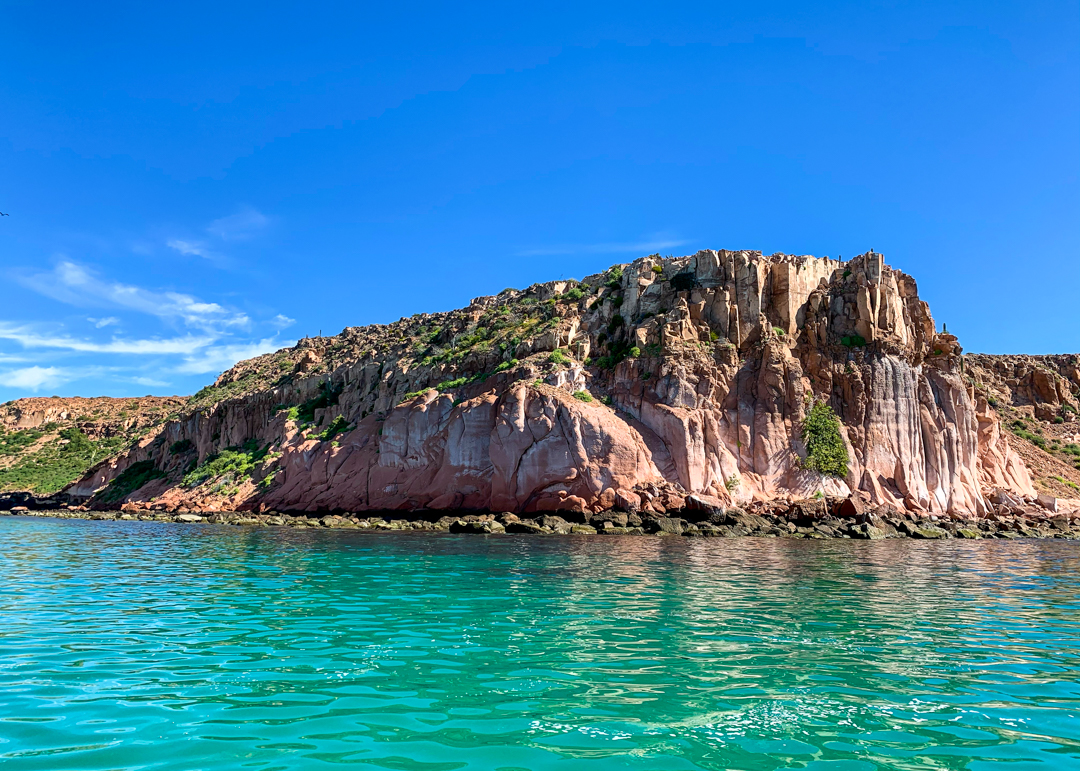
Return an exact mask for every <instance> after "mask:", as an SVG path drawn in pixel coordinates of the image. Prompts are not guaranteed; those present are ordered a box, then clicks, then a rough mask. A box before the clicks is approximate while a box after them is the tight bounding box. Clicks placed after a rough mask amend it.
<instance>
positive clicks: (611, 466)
mask: <svg viewBox="0 0 1080 771" xmlns="http://www.w3.org/2000/svg"><path fill="white" fill-rule="evenodd" d="M329 340H330V341H331V342H329V343H324V342H322V341H321V340H320V342H319V343H318V344H316V343H313V342H311V341H305V343H304V344H303V345H302V346H298V349H294V351H291V352H288V351H287V352H282V353H281V354H277V355H274V356H278V366H285V365H286V364H287V363H288V362H286V363H285V364H281V362H282V361H284V359H283V358H282V357H285V358H287V359H288V361H292V362H295V366H294V369H293V374H291V375H289V376H288V377H287V378H283V379H279V380H278V382H277V383H275V384H274V385H270V384H267V385H266V386H265V387H263V388H261V389H260V388H256V389H254V391H253V392H252V393H249V394H247V395H245V396H242V397H239V398H233V399H229V400H225V401H222V402H219V403H217V404H215V405H213V406H211V407H208V408H202V409H200V410H198V411H195V412H193V413H192V414H191V415H189V416H188V417H187V418H185V419H184V420H182V421H178V422H175V423H173V424H170V425H169V426H167V427H166V428H165V430H164V431H163V432H162V434H161V435H160V437H159V438H158V439H156V440H150V441H147V443H146V444H145V446H143V447H141V448H136V449H135V450H134V451H133V452H131V453H129V454H128V455H127V456H125V457H123V458H120V459H118V460H117V461H116V462H115V463H112V464H110V465H108V466H106V467H103V468H101V469H99V470H97V472H96V473H95V474H94V475H92V476H91V477H89V478H87V479H86V480H83V481H82V482H81V483H80V484H79V485H76V486H75V488H73V489H74V490H75V491H78V492H82V493H84V494H87V493H90V492H92V491H93V490H95V489H98V488H100V487H101V486H102V485H103V484H104V483H106V482H108V481H109V480H110V479H112V478H114V477H115V476H116V475H117V474H118V473H120V472H121V471H122V470H123V469H124V468H126V467H127V466H128V465H130V464H131V463H133V462H134V461H136V460H143V459H147V458H149V459H152V460H154V461H155V463H156V464H157V465H158V466H159V467H160V468H162V469H163V470H165V471H167V472H168V473H169V477H168V478H167V480H166V481H159V482H156V483H154V486H153V487H151V486H148V488H147V489H145V490H140V491H137V492H136V493H135V494H134V495H133V496H131V499H132V500H136V501H142V502H143V503H145V504H147V505H149V504H150V503H151V502H150V498H151V497H153V498H154V499H155V500H154V501H153V502H152V503H153V505H155V506H157V507H171V508H193V509H199V508H203V509H206V508H260V509H262V510H267V509H288V510H305V511H315V510H327V509H336V510H349V511H363V510H371V509H420V508H428V509H490V510H498V511H513V512H539V511H573V510H579V511H585V510H591V511H599V510H603V509H609V508H612V507H620V508H624V509H625V508H639V507H640V508H642V509H646V510H650V511H655V512H664V511H667V510H672V509H680V508H682V507H683V506H684V505H685V504H686V496H688V495H695V496H698V497H697V498H695V499H694V500H698V501H700V500H710V501H717V502H719V504H721V505H722V504H725V503H732V502H742V503H744V502H748V501H751V500H774V499H778V498H781V499H783V498H805V497H807V496H809V495H812V494H814V493H815V492H817V491H823V492H825V493H827V494H835V495H847V494H850V493H852V492H853V491H862V493H863V494H864V495H865V497H866V498H868V499H869V500H870V501H872V502H878V503H891V504H893V505H897V506H900V507H907V508H908V509H918V510H923V511H929V512H938V513H941V512H953V513H959V514H978V513H983V512H985V511H986V507H987V504H986V502H985V497H986V495H987V494H988V493H989V491H990V489H991V488H994V487H997V488H1003V489H1008V490H1011V491H1013V492H1014V493H1016V494H1020V495H1029V496H1032V495H1034V490H1033V488H1032V486H1031V481H1030V478H1029V477H1028V474H1027V471H1026V469H1025V467H1024V466H1023V463H1021V462H1020V461H1019V459H1018V458H1017V456H1016V455H1015V453H1013V452H1012V450H1011V449H1010V448H1009V445H1008V441H1007V439H1006V438H1005V436H1004V435H1003V434H1002V432H1001V431H1000V428H999V426H998V423H997V419H996V417H995V416H994V414H993V412H992V411H991V410H990V409H989V407H988V406H987V405H986V404H985V403H981V404H976V401H975V398H974V392H973V390H972V389H971V388H970V387H969V385H967V384H966V383H965V380H964V376H963V374H962V372H961V349H960V347H959V345H958V344H957V340H956V338H955V337H953V336H952V335H947V334H938V333H937V332H936V330H935V326H934V322H933V319H932V318H931V316H930V313H929V309H928V308H927V306H926V304H925V303H923V302H922V301H920V300H919V299H918V294H917V290H916V286H915V282H914V281H913V280H912V279H911V278H910V277H908V276H906V275H904V274H903V273H900V272H899V271H895V270H893V269H891V268H889V267H888V266H886V265H884V263H883V261H882V258H881V256H880V255H877V254H873V253H871V254H866V255H861V256H860V257H857V258H856V259H854V260H852V261H850V262H846V263H841V262H838V261H834V260H827V259H814V258H809V257H792V256H788V255H772V256H768V257H766V256H762V255H760V254H759V253H756V252H726V251H722V252H712V251H703V252H698V253H697V254H696V255H693V256H691V257H683V258H678V259H667V260H659V259H658V258H655V257H653V258H643V259H641V260H637V261H635V262H634V263H632V264H630V265H628V266H624V268H623V269H622V271H621V275H616V274H615V273H611V272H609V273H608V274H603V275H599V276H593V277H589V278H587V279H585V281H584V282H582V283H581V284H580V285H577V286H572V285H571V283H569V282H558V283H553V284H542V285H537V286H535V287H531V288H530V289H529V290H526V291H525V292H514V291H512V290H508V291H507V292H504V293H502V294H500V295H499V296H498V297H488V298H479V299H478V300H475V301H474V302H473V304H472V305H471V306H470V307H469V309H466V310H465V311H459V312H455V313H453V314H442V315H440V316H424V317H418V318H416V319H403V320H402V321H401V322H397V324H396V325H388V326H385V327H372V328H367V330H347V331H346V332H345V333H343V335H341V336H339V337H338V338H330V339H329ZM461 340H465V341H466V342H468V341H473V342H471V343H470V345H471V346H472V347H469V348H464V346H461V347H459V345H460V343H459V341H461ZM477 340H479V341H480V342H475V341H477ZM418 341H419V342H418ZM425 344H426V345H427V346H428V347H427V348H426V349H424V348H423V346H424V345H425ZM441 346H442V347H441ZM316 347H317V348H318V350H315V348H316ZM556 349H558V353H556V354H552V352H553V351H556ZM343 350H346V351H347V353H345V354H343V353H342V351H343ZM294 353H295V355H293V354H294ZM335 357H336V358H335ZM590 358H591V361H589V362H586V360H587V359H590ZM267 362H268V360H267V359H266V358H265V357H264V358H263V359H259V360H253V362H252V363H244V364H242V365H238V367H237V368H236V369H235V370H232V371H230V372H229V373H225V375H223V376H222V378H219V384H221V383H226V384H228V383H243V382H249V381H248V380H245V377H246V375H245V373H247V372H255V371H261V370H260V368H262V370H269V369H272V368H271V367H269V365H268V363H267ZM319 367H325V370H324V371H320V370H319V369H318V368H319ZM463 381H465V382H463ZM469 381H471V382H469ZM440 384H441V390H442V392H441V393H440V390H439V389H438V388H435V387H434V386H437V385H440ZM320 389H322V390H320ZM575 393H576V394H577V396H575V395H574V394H575ZM320 394H323V397H320ZM326 395H331V396H332V398H324V397H326ZM814 399H817V400H825V401H827V402H828V403H829V404H830V405H831V406H832V407H833V409H834V410H835V412H836V413H837V415H838V416H839V417H840V419H841V421H842V426H843V433H844V436H845V441H846V443H847V445H848V455H849V472H848V475H847V477H846V478H845V479H828V478H825V479H823V478H821V477H820V476H819V475H817V474H814V473H812V472H810V471H807V470H806V469H805V468H804V467H803V455H804V454H805V449H804V447H803V445H802V440H801V425H802V421H803V419H804V417H805V415H806V411H807V409H808V407H809V406H810V404H811V402H812V400H814ZM603 402H607V403H603ZM277 405H286V406H294V405H300V406H303V405H306V406H307V409H308V410H309V411H310V412H311V414H312V419H313V421H315V422H316V423H317V424H318V425H317V426H315V427H310V428H307V429H306V430H303V431H302V430H301V428H302V427H301V426H300V425H299V422H300V421H301V420H302V418H301V417H297V419H290V417H289V414H288V412H287V410H280V411H277V412H275V411H274V408H275V406H277ZM338 418H340V421H339V425H341V424H347V425H348V427H349V428H348V430H346V431H344V432H342V433H338V434H336V435H334V436H333V437H330V436H328V435H323V436H321V437H320V436H317V433H318V432H320V431H325V430H326V428H327V427H328V426H332V425H334V421H335V419H338ZM181 439H189V440H191V442H192V444H193V446H194V449H193V451H192V452H191V453H190V456H185V457H181V458H176V457H171V456H169V454H168V451H167V449H166V448H167V447H169V446H171V444H172V443H174V442H176V441H178V440H181ZM244 442H249V447H259V448H262V447H268V448H269V453H268V454H267V455H266V456H265V457H261V458H256V460H258V463H257V465H256V467H255V468H254V470H248V471H246V472H245V473H244V474H243V475H242V476H241V477H236V475H233V476H232V477H228V478H225V477H219V478H216V479H213V480H210V481H208V482H205V483H203V484H201V485H199V486H197V487H193V488H189V487H185V486H184V484H183V483H182V481H181V478H182V476H183V473H182V472H183V471H184V470H185V469H188V468H190V467H192V466H193V465H195V466H197V465H198V464H200V463H205V462H206V460H207V458H208V457H211V456H212V454H213V453H215V452H219V451H220V450H221V449H222V448H226V447H229V446H237V445H242V444H243V443H244Z"/></svg>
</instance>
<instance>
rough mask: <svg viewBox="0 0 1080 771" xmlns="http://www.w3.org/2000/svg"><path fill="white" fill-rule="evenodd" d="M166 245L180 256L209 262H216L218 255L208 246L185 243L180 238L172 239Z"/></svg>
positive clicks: (190, 242) (195, 242)
mask: <svg viewBox="0 0 1080 771" xmlns="http://www.w3.org/2000/svg"><path fill="white" fill-rule="evenodd" d="M165 245H166V246H167V247H169V248H170V249H175V250H176V251H178V252H180V254H187V255H190V256H193V257H202V258H204V259H207V260H216V259H217V255H216V254H214V253H213V252H211V251H210V250H209V249H207V248H206V246H205V245H204V244H202V243H199V242H197V241H183V240H181V239H179V238H171V239H169V240H168V241H166V242H165Z"/></svg>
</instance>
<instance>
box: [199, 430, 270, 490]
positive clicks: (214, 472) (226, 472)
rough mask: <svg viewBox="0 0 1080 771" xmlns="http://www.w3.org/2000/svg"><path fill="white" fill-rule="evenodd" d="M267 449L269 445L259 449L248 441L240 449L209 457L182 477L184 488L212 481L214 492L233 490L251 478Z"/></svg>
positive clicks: (230, 449)
mask: <svg viewBox="0 0 1080 771" xmlns="http://www.w3.org/2000/svg"><path fill="white" fill-rule="evenodd" d="M269 449H270V446H269V445H267V446H266V447H263V448H261V449H260V448H259V444H258V442H257V441H256V440H254V439H249V440H248V441H247V442H244V444H243V446H241V447H229V448H227V449H225V450H222V452H221V453H220V454H217V455H209V456H207V458H206V460H205V461H204V462H203V464H202V465H201V466H198V467H196V468H195V469H194V470H192V471H190V472H188V473H187V474H185V475H184V486H185V487H198V486H200V485H203V484H206V483H207V482H210V481H214V482H216V483H217V484H216V486H215V488H214V492H226V491H228V490H233V489H235V486H236V485H238V484H239V483H240V482H242V481H244V480H246V479H250V478H251V476H252V472H253V471H255V469H256V468H257V467H258V465H259V464H260V463H262V461H263V459H264V458H265V457H266V455H267V452H268V451H269Z"/></svg>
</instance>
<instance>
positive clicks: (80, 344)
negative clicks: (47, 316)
mask: <svg viewBox="0 0 1080 771" xmlns="http://www.w3.org/2000/svg"><path fill="white" fill-rule="evenodd" d="M0 339H2V340H14V341H15V342H17V343H19V344H20V345H22V346H23V347H24V348H52V349H61V350H66V351H77V352H80V353H125V354H139V355H149V354H174V355H175V354H180V355H190V354H193V353H195V352H196V351H198V350H199V349H201V348H205V347H206V346H208V345H210V344H212V343H213V342H215V340H216V339H217V338H215V337H209V336H202V337H196V336H194V335H184V336H183V337H172V338H165V339H159V338H149V339H144V340H137V339H135V340H132V339H123V338H113V339H112V340H110V341H108V342H96V341H93V340H80V339H78V338H74V337H70V336H67V335H49V334H42V333H40V332H35V331H34V330H33V329H31V328H30V327H26V326H13V325H11V324H6V323H2V322H0Z"/></svg>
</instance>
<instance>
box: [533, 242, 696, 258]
mask: <svg viewBox="0 0 1080 771" xmlns="http://www.w3.org/2000/svg"><path fill="white" fill-rule="evenodd" d="M686 243H688V242H687V241H682V240H680V241H672V240H667V241H638V242H633V243H621V242H612V243H599V244H555V245H552V246H542V247H537V248H534V249H523V250H521V251H519V252H517V253H516V254H517V256H518V257H547V256H554V255H559V254H628V253H639V254H652V253H653V252H660V251H663V250H664V249H674V248H676V247H679V246H683V245H684V244H686Z"/></svg>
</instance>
